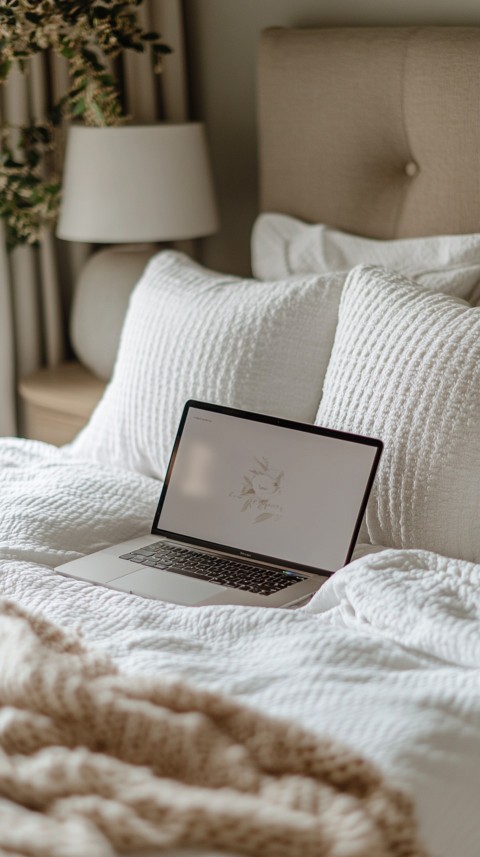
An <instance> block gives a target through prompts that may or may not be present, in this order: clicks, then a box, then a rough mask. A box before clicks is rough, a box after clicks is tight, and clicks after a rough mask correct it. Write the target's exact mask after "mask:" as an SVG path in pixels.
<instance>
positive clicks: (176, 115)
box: [0, 0, 188, 435]
mask: <svg viewBox="0 0 480 857" xmlns="http://www.w3.org/2000/svg"><path fill="white" fill-rule="evenodd" d="M139 13H140V15H141V18H142V22H143V24H144V26H145V27H146V28H147V29H149V30H156V31H157V32H160V33H161V34H162V36H163V38H164V40H165V41H166V42H167V43H168V44H169V45H171V46H172V47H173V48H174V53H173V54H172V55H170V56H168V57H167V58H166V60H165V68H164V72H163V74H162V75H161V76H160V77H158V76H156V75H154V74H153V72H152V69H151V64H150V59H149V57H148V56H147V55H146V54H132V56H126V57H125V58H124V61H123V62H124V68H123V79H124V85H125V92H124V98H125V104H126V109H127V111H128V114H129V115H130V116H131V117H132V120H133V121H136V122H150V121H155V120H161V119H169V120H171V121H176V122H182V121H185V120H186V119H187V117H188V102H187V82H186V81H187V76H186V68H185V47H184V31H183V18H182V2H181V0H148V2H145V3H144V4H143V6H142V7H140V9H139ZM67 81H68V71H67V66H66V62H64V61H63V60H61V59H58V58H50V62H47V60H46V57H45V56H37V57H35V58H34V60H33V62H32V68H31V72H30V74H29V75H28V76H26V77H25V76H23V75H21V74H20V72H19V71H18V70H15V71H14V72H12V74H11V75H10V77H9V79H8V81H7V83H6V84H4V85H3V86H2V87H0V118H1V120H2V121H7V122H9V123H11V124H15V125H18V124H22V123H24V122H27V121H29V119H30V118H38V119H40V118H42V117H43V116H44V115H45V111H46V109H47V108H48V102H47V99H48V93H49V92H51V93H52V96H53V98H54V99H56V98H57V96H58V95H59V94H61V93H62V92H64V91H65V88H66V86H67ZM91 251H92V247H91V246H89V245H85V244H73V243H69V242H63V241H59V240H58V239H56V238H55V236H54V234H53V232H50V231H49V232H46V233H45V235H44V237H43V240H42V242H41V245H40V247H38V248H31V247H18V248H16V249H15V250H14V251H13V252H12V253H10V254H7V252H6V249H5V241H4V234H3V229H2V224H1V223H0V435H14V434H16V433H17V428H18V422H17V402H18V399H17V384H18V379H19V378H22V377H25V376H27V375H29V374H30V373H32V372H34V371H36V370H37V369H39V368H40V367H50V366H55V365H56V364H57V363H59V362H60V361H61V360H62V359H64V358H65V355H66V354H67V353H68V348H69V345H68V341H67V330H68V310H69V306H70V301H71V296H72V292H73V289H74V284H75V280H76V277H77V275H78V272H79V270H80V268H81V267H82V265H83V264H84V262H85V260H86V258H87V256H88V255H89V253H90V252H91Z"/></svg>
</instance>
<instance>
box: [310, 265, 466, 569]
mask: <svg viewBox="0 0 480 857" xmlns="http://www.w3.org/2000/svg"><path fill="white" fill-rule="evenodd" d="M316 423H317V424H319V425H325V426H328V427H331V428H337V429H344V430H347V431H353V432H358V433H362V434H366V435H372V436H373V437H379V438H381V439H382V440H383V441H384V444H385V449H384V453H383V457H382V460H381V461H380V466H379V470H378V473H377V478H376V481H375V484H374V487H373V490H372V495H371V498H370V501H369V504H368V507H367V517H366V522H367V527H368V535H369V537H370V539H371V541H372V542H373V543H376V544H382V545H386V546H389V547H397V548H426V549H428V550H432V551H436V552H437V553H440V554H445V555H447V556H452V557H459V558H461V559H465V560H473V561H475V562H480V526H479V515H480V431H479V426H480V308H473V307H470V306H468V304H466V303H465V302H464V301H460V300H458V299H456V298H452V297H448V296H446V295H442V294H439V293H437V292H432V291H430V290H428V289H425V288H421V287H419V286H418V285H416V284H414V283H412V282H411V281H409V280H407V279H405V278H404V277H402V276H400V275H398V274H393V273H389V272H387V271H385V270H384V269H381V268H375V267H360V268H356V269H354V270H353V271H352V273H351V274H350V276H349V277H348V280H347V282H346V284H345V287H344V290H343V295H342V299H341V303H340V310H339V321H338V327H337V332H336V336H335V343H334V346H333V350H332V356H331V360H330V364H329V367H328V370H327V375H326V378H325V386H324V394H323V398H322V401H321V404H320V407H319V411H318V414H317V418H316Z"/></svg>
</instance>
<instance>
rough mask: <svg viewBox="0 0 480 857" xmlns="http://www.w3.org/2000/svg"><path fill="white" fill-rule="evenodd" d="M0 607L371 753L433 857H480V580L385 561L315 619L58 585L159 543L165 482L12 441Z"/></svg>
mask: <svg viewBox="0 0 480 857" xmlns="http://www.w3.org/2000/svg"><path fill="white" fill-rule="evenodd" d="M0 468H1V470H0V473H1V479H0V489H1V490H0V594H2V595H6V596H8V597H10V598H15V599H17V600H18V601H19V602H20V603H21V604H23V605H24V606H26V607H29V608H34V609H39V610H42V612H43V613H44V615H46V616H47V617H48V618H50V619H52V620H53V621H55V622H57V623H60V624H63V625H65V626H70V627H72V626H75V627H81V629H82V632H83V635H84V638H85V640H86V641H87V642H90V643H93V644H95V645H96V646H98V647H100V648H103V649H104V650H105V651H108V652H109V653H110V655H111V656H112V658H113V659H114V661H115V662H116V663H117V664H118V665H119V666H121V667H123V668H124V669H125V670H127V671H131V672H137V673H138V672H141V673H143V674H152V673H153V674H158V673H162V674H167V673H168V674H170V675H175V676H179V677H184V678H188V679H191V680H194V681H195V682H196V683H197V684H198V685H199V686H201V687H203V688H208V689H212V690H222V691H223V692H226V693H230V694H232V695H233V696H235V697H236V698H238V699H241V700H243V701H244V702H246V703H248V704H249V705H250V706H251V707H253V708H256V709H258V710H261V711H264V712H266V713H270V714H272V715H277V716H280V717H283V718H287V719H291V720H292V721H294V722H295V723H297V724H298V725H300V726H303V727H306V728H308V729H312V730H314V731H315V732H316V733H317V734H319V735H322V734H324V735H327V736H328V735H329V736H333V737H337V738H338V739H340V740H343V741H344V742H345V743H347V744H348V745H349V746H351V747H352V748H353V749H354V750H358V751H360V753H362V754H364V755H365V756H366V757H367V758H368V759H371V760H372V761H373V762H374V763H376V764H377V765H378V766H379V768H380V769H381V770H382V771H383V772H384V773H385V774H386V775H387V776H388V777H389V778H390V779H393V780H394V782H395V783H396V784H398V785H400V786H401V787H403V788H405V789H406V790H407V791H408V792H409V794H410V795H411V796H412V797H413V798H414V800H415V803H416V806H417V808H418V812H419V816H420V830H421V833H422V834H423V837H424V841H425V844H426V846H427V848H428V849H429V850H430V852H431V853H432V855H438V857H452V855H453V854H454V855H455V857H478V843H479V842H480V817H479V814H478V793H479V788H480V566H477V565H473V564H469V563H465V562H459V561H452V560H447V559H445V558H442V557H439V556H437V555H435V554H431V553H427V552H425V551H383V552H381V553H377V554H373V555H370V556H366V557H364V558H363V559H358V560H357V561H356V562H355V563H352V564H351V565H350V566H349V567H348V568H346V569H344V570H343V571H341V572H339V573H338V574H337V575H335V578H333V579H332V580H331V581H330V582H329V583H328V584H326V585H325V586H324V587H323V588H322V590H321V591H320V593H319V594H318V595H317V596H316V598H315V599H314V600H313V602H311V604H310V605H309V607H308V608H306V609H304V610H299V611H295V612H293V611H287V610H277V611H273V610H272V611H270V610H261V609H251V608H233V607H224V608H223V607H222V608H218V607H215V608H214V607H210V608H202V609H198V608H181V607H177V606H174V605H166V604H162V603H159V602H153V601H145V600H142V599H140V598H136V597H133V596H129V595H127V594H123V593H120V592H114V591H110V590H107V589H103V588H100V587H93V586H90V585H89V584H84V583H81V582H78V581H74V580H68V579H65V578H62V577H60V576H59V575H57V574H56V573H55V572H53V571H52V570H51V569H52V567H53V566H54V565H56V564H58V563H59V562H61V561H62V559H65V561H66V560H67V559H73V558H74V557H75V556H78V555H80V554H82V553H84V552H87V551H90V550H93V549H97V548H100V547H103V546H105V545H106V544H108V543H113V542H115V541H120V540H123V539H126V538H130V537H131V536H134V535H139V534H141V533H142V532H148V530H149V528H150V525H151V521H152V518H153V512H154V509H155V505H156V501H157V497H158V493H159V484H158V483H155V482H154V481H152V480H149V479H147V478H145V477H141V476H135V475H132V474H127V473H121V474H118V475H117V474H115V473H113V472H112V471H109V470H102V469H100V468H98V466H97V465H91V464H89V463H87V462H85V463H83V462H72V461H71V460H67V459H66V458H65V456H64V454H63V453H62V452H61V451H57V450H55V449H53V448H52V447H48V446H44V445H43V444H38V443H34V442H25V441H23V442H22V441H3V442H1V443H0Z"/></svg>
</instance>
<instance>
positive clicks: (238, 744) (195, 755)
mask: <svg viewBox="0 0 480 857" xmlns="http://www.w3.org/2000/svg"><path fill="white" fill-rule="evenodd" d="M0 677H1V678H0V702H1V705H2V716H1V720H0V748H1V749H0V793H1V796H2V799H1V800H0V849H3V850H2V853H6V852H8V853H10V851H11V852H15V854H19V855H29V857H45V855H47V854H48V855H49V857H63V855H65V854H68V855H69V857H77V855H78V857H84V855H85V854H92V855H93V854H95V857H104V855H105V857H107V855H108V857H111V855H112V853H113V852H112V848H116V849H117V850H119V851H125V850H128V849H136V850H140V849H144V848H157V849H159V850H164V849H166V848H168V847H172V846H175V845H176V846H184V845H197V846H203V845H206V846H211V847H216V848H219V849H225V850H231V851H235V852H237V853H239V854H246V855H258V857H260V855H261V857H290V855H292V857H293V855H295V857H297V855H298V857H309V855H312V857H313V855H315V857H328V855H331V857H357V855H358V857H360V855H362V857H384V855H385V857H387V855H392V857H394V855H398V857H414V855H415V857H422V855H423V857H424V855H425V852H424V851H423V849H422V847H421V846H420V844H419V843H418V841H417V839H416V834H415V823H414V819H413V812H412V807H411V805H410V802H409V800H408V798H406V797H405V796H404V795H403V794H402V793H401V792H399V791H396V790H395V789H392V788H391V787H389V786H387V785H386V784H385V783H384V782H383V781H382V779H381V777H380V775H379V774H378V773H377V772H376V771H375V769H374V768H372V766H371V765H370V763H367V762H366V761H364V760H362V759H361V758H359V757H358V756H355V755H354V754H353V753H352V752H350V751H349V750H348V749H346V748H345V747H343V746H342V745H339V744H337V743H335V742H334V741H332V740H327V739H326V740H319V739H317V738H315V737H313V736H312V735H310V734H308V733H306V732H304V731H302V730H300V729H298V728H296V727H295V726H293V725H291V724H288V723H287V724H284V723H282V722H281V721H277V720H273V719H271V718H269V717H266V716H265V715H260V714H258V713H255V712H253V711H250V710H249V709H247V708H244V707H242V706H240V705H239V704H238V703H234V702H230V701H229V700H228V699H225V698H222V697H221V696H219V695H217V694H212V693H208V692H205V691H200V690H196V689H195V688H193V687H190V686H189V685H187V684H185V683H183V682H180V681H178V680H177V681H176V682H174V681H172V682H170V683H168V682H163V683H162V682H160V681H158V680H155V681H154V680H148V679H146V678H133V677H131V676H122V675H121V674H120V673H118V671H117V670H116V669H115V667H114V666H113V665H112V663H111V662H110V661H109V660H108V659H107V657H106V656H104V655H101V654H98V653H95V652H94V651H89V650H87V649H86V648H85V647H84V646H83V645H82V644H81V642H80V641H79V640H78V639H77V638H76V637H74V636H73V635H69V634H67V633H65V632H64V631H62V630H60V629H59V628H57V627H55V626H54V625H52V624H50V623H49V622H47V621H46V620H43V619H41V618H39V617H38V616H35V615H30V614H28V613H26V612H25V611H23V610H22V609H20V608H19V607H18V606H15V605H14V604H13V603H12V602H8V601H6V600H2V601H0Z"/></svg>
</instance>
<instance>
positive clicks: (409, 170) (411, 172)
mask: <svg viewBox="0 0 480 857" xmlns="http://www.w3.org/2000/svg"><path fill="white" fill-rule="evenodd" d="M419 172H420V167H419V166H418V164H417V163H415V161H408V163H406V164H405V173H406V175H407V176H410V178H412V179H413V177H414V176H416V175H418V173H419Z"/></svg>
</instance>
